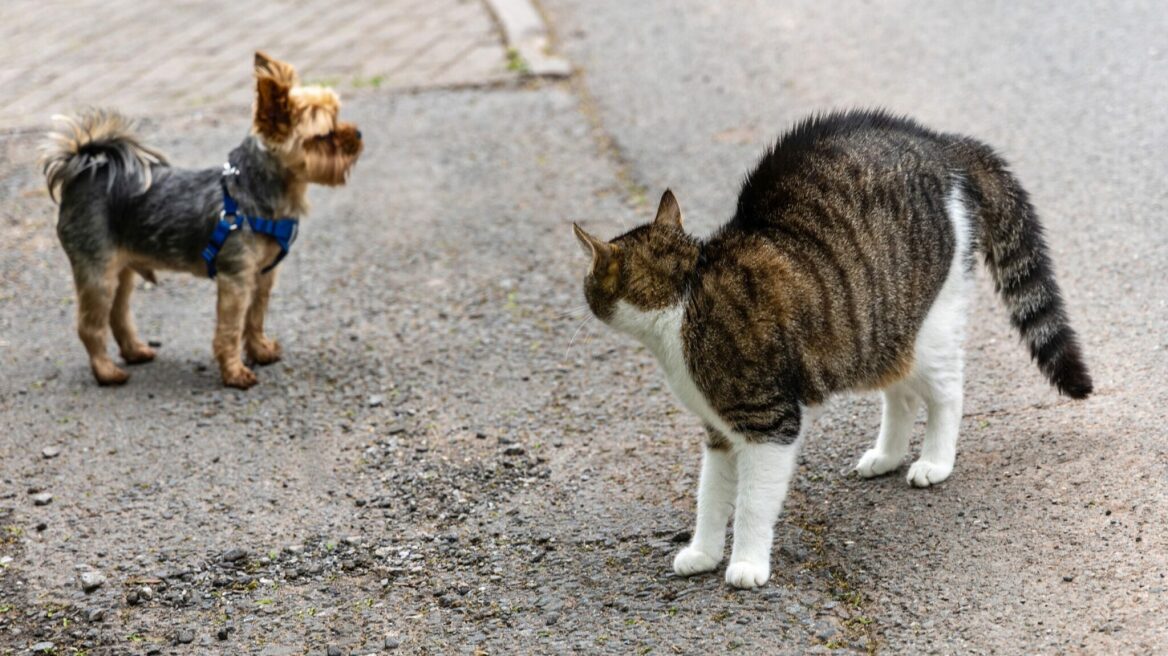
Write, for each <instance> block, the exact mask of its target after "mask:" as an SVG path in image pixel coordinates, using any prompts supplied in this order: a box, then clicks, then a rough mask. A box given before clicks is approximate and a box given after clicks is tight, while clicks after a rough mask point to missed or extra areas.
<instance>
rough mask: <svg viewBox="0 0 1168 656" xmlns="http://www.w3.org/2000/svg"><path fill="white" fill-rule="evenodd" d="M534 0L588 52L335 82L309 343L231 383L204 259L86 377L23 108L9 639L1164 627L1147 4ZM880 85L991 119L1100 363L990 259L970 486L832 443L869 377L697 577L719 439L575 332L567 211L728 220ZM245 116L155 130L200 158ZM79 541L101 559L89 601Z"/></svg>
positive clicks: (1, 257)
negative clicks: (734, 553)
mask: <svg viewBox="0 0 1168 656" xmlns="http://www.w3.org/2000/svg"><path fill="white" fill-rule="evenodd" d="M545 8H546V9H547V10H548V12H549V14H550V15H551V17H552V19H553V21H554V24H555V25H556V27H557V30H558V32H559V36H560V39H561V43H562V47H563V48H564V49H565V50H566V51H567V52H568V54H569V55H570V56H571V57H572V58H573V60H574V61H575V62H576V63H578V64H581V65H582V66H583V69H584V70H585V74H584V76H583V77H582V78H580V79H578V80H575V81H574V82H572V83H571V84H564V85H535V86H534V87H532V88H525V89H508V88H502V89H489V90H467V91H460V92H430V93H422V94H416V95H404V96H394V95H391V94H386V93H381V92H376V93H375V92H367V93H365V94H358V95H355V96H353V97H350V98H347V105H346V111H347V112H348V113H350V115H351V116H352V117H353V118H354V119H355V120H356V121H357V122H358V123H359V124H360V125H361V128H362V131H363V132H364V134H365V138H366V140H367V143H368V149H367V151H366V155H365V157H364V159H363V161H362V162H361V163H360V164H359V165H358V168H357V170H356V172H355V175H354V177H353V180H352V183H351V185H350V186H349V187H348V188H344V189H338V190H316V191H314V192H313V199H314V210H313V214H312V215H311V216H310V217H309V218H308V220H307V221H305V222H304V224H303V226H302V235H301V238H300V241H299V242H298V244H297V246H296V249H295V251H294V252H293V254H292V255H291V256H290V257H289V258H288V260H286V261H285V263H284V264H282V265H281V280H280V283H279V286H278V288H277V291H276V294H275V297H274V300H273V306H272V311H271V315H270V321H269V324H270V330H271V332H272V334H273V335H274V336H276V337H278V338H279V339H281V341H282V343H283V346H284V352H285V359H284V361H282V362H281V363H279V364H277V365H274V366H271V367H266V368H263V369H261V370H259V372H258V373H259V375H260V379H261V383H260V385H259V386H258V387H256V388H254V389H252V390H250V391H249V392H246V393H243V392H238V391H234V390H225V389H223V388H221V387H220V386H219V382H218V380H217V373H216V371H215V367H214V366H213V363H212V361H211V356H210V346H209V343H210V336H211V332H210V331H211V329H212V326H213V306H214V303H213V289H212V287H211V286H210V285H209V284H208V283H207V282H206V281H202V280H197V279H193V278H184V277H178V276H164V277H163V279H162V282H161V284H160V285H159V286H157V287H149V288H143V289H141V290H140V291H139V292H138V294H137V295H136V298H135V307H136V315H137V319H138V325H139V327H140V329H141V332H142V333H143V337H144V338H146V339H150V340H152V342H153V343H155V344H159V345H160V347H159V351H160V353H159V359H158V361H156V362H154V363H152V364H149V365H144V366H140V367H134V368H133V369H132V374H133V378H132V380H131V381H130V383H129V384H128V385H127V386H126V387H124V388H121V389H112V390H111V389H100V388H97V387H96V386H94V385H93V383H92V380H91V377H90V374H89V371H88V368H87V366H86V364H85V361H84V356H83V352H82V349H81V347H80V345H79V344H78V343H77V341H76V337H75V335H74V331H73V314H74V307H73V294H72V290H71V285H70V282H69V275H68V268H67V265H66V262H65V258H64V256H63V254H62V253H61V252H60V250H59V247H58V246H57V245H56V243H55V237H54V235H53V232H52V212H51V204H50V203H49V201H48V199H47V197H46V195H45V194H44V192H43V190H42V183H41V181H40V179H39V177H38V176H37V174H36V167H35V148H34V146H35V141H34V140H33V139H32V138H30V137H26V136H20V135H0V198H2V199H3V200H0V237H2V238H3V241H4V243H5V245H6V247H5V248H4V249H2V250H0V280H3V286H2V287H0V369H2V370H3V371H4V373H5V375H4V376H0V416H3V417H4V421H5V430H3V431H0V482H2V483H3V484H2V485H0V610H2V612H0V654H2V653H3V651H2V649H4V648H8V645H13V647H11V649H13V650H29V649H31V648H33V647H34V646H36V645H38V644H40V643H45V642H51V643H52V644H53V647H52V649H56V650H57V652H58V653H71V651H70V650H73V649H83V650H87V651H88V652H89V653H134V654H140V653H171V652H174V653H200V654H201V653H255V654H270V655H272V656H275V655H278V654H302V653H305V652H306V650H307V653H312V654H325V653H328V649H329V648H330V647H332V648H336V649H338V650H341V653H353V654H368V653H375V652H378V651H382V650H386V651H388V650H390V649H394V648H395V647H394V645H396V649H397V650H398V651H400V652H402V653H430V654H447V653H473V651H474V650H475V649H476V648H481V649H482V650H484V651H486V652H487V653H564V652H576V653H589V654H591V653H614V654H627V653H698V652H707V653H710V652H712V653H725V652H737V653H766V654H785V653H790V654H799V653H829V652H832V651H875V650H877V649H882V650H884V651H887V652H888V653H908V652H912V653H991V652H993V653H1021V652H1026V653H1065V652H1075V651H1081V652H1089V653H1151V652H1153V651H1154V650H1155V648H1156V647H1157V646H1158V645H1160V644H1164V643H1165V642H1168V635H1165V628H1164V623H1163V621H1162V620H1163V617H1164V616H1165V614H1166V613H1168V603H1166V597H1165V589H1166V586H1168V584H1166V583H1165V579H1164V577H1165V575H1166V574H1168V556H1166V555H1165V554H1168V528H1166V527H1165V525H1164V523H1163V521H1162V518H1163V517H1165V516H1168V507H1166V506H1165V504H1166V499H1168V464H1166V463H1168V440H1165V439H1164V420H1165V416H1164V413H1163V410H1162V408H1163V407H1164V406H1165V403H1164V401H1165V398H1164V392H1163V391H1162V389H1163V383H1164V382H1165V380H1164V372H1165V371H1166V370H1168V367H1166V366H1165V364H1166V363H1165V349H1168V342H1165V341H1164V335H1163V330H1162V327H1163V326H1164V325H1166V324H1168V308H1166V307H1165V305H1164V304H1163V303H1162V302H1161V300H1160V298H1161V297H1162V295H1163V294H1162V281H1163V280H1165V279H1168V242H1166V241H1165V240H1166V239H1168V237H1165V233H1164V231H1163V230H1162V221H1160V219H1159V218H1158V217H1162V216H1163V215H1164V210H1165V207H1166V205H1168V203H1166V202H1165V201H1166V200H1168V199H1166V196H1165V194H1166V192H1165V190H1164V187H1163V180H1164V179H1168V160H1165V158H1164V157H1163V153H1164V152H1168V148H1165V145H1168V144H1166V141H1168V140H1166V139H1165V130H1166V128H1165V126H1168V121H1164V120H1162V119H1163V118H1164V117H1163V116H1162V114H1163V112H1164V111H1168V110H1166V109H1165V108H1168V102H1164V101H1165V100H1168V99H1166V98H1164V97H1163V94H1164V93H1165V91H1164V89H1165V87H1164V85H1156V84H1150V83H1148V81H1149V80H1154V79H1158V78H1157V77H1156V72H1157V71H1158V70H1159V69H1160V68H1162V67H1161V66H1160V64H1162V57H1163V53H1164V52H1165V51H1164V50H1163V49H1162V45H1160V44H1159V43H1158V41H1157V38H1156V34H1157V32H1156V26H1157V25H1158V24H1159V23H1158V22H1157V20H1158V13H1157V12H1156V11H1154V10H1155V9H1156V8H1155V7H1153V6H1152V5H1150V4H1149V5H1146V6H1145V5H1142V4H1140V3H1130V4H1125V5H1124V6H1123V7H1117V8H1115V9H1114V10H1108V12H1107V15H1106V16H1096V15H1094V13H1095V12H1097V11H1098V10H1094V11H1091V10H1088V9H1085V8H1080V9H1083V10H1082V11H1078V10H1074V9H1067V10H1066V12H1065V13H1062V12H1053V11H1051V10H1050V9H1049V8H1047V9H1043V10H1038V9H1029V8H1027V7H1023V6H1019V7H1014V6H1013V5H1011V6H1009V7H1005V6H1003V7H994V8H991V9H985V8H983V7H982V6H981V5H972V4H971V5H969V6H968V7H964V8H961V7H958V8H954V9H951V10H949V11H950V12H951V13H945V12H943V11H942V10H941V9H940V8H931V7H923V6H917V5H915V4H914V5H905V6H904V7H901V6H899V5H894V6H892V7H882V8H881V9H879V10H878V9H876V8H873V7H867V6H863V7H859V6H851V5H849V6H848V7H846V8H844V7H843V6H842V5H841V6H840V7H834V8H833V7H831V6H827V5H821V3H765V2H745V3H739V4H737V5H735V7H734V8H731V7H730V6H729V5H725V4H719V3H701V2H697V1H696V0H694V1H693V2H683V3H674V4H669V5H668V6H666V5H665V4H660V3H622V2H617V1H616V0H598V1H597V2H594V3H593V2H589V3H583V2H579V1H577V0H549V1H548V2H547V6H546V7H545ZM1113 34H1122V35H1123V38H1122V39H1112V37H1109V36H1107V35H1113ZM931 35H945V38H933V37H932V36H931ZM926 37H927V38H926ZM727 43H733V44H736V47H733V48H731V47H727V46H726V44H727ZM990 46H995V47H990ZM770 55H773V56H770ZM1083 80H1089V81H1090V83H1089V84H1085V83H1083ZM585 92H586V93H585ZM588 97H591V98H592V102H589V101H587V100H586V98H588ZM582 98H584V99H585V100H582ZM1115 98H1121V99H1123V102H1117V101H1115V100H1114V99H1115ZM855 102H859V103H864V104H869V103H880V104H887V105H890V106H892V107H893V108H894V109H901V110H904V111H912V113H914V114H917V115H919V116H921V117H922V118H924V119H925V120H927V121H929V122H931V123H933V124H936V125H938V126H939V127H942V128H947V129H961V130H965V131H970V132H973V133H976V134H978V135H980V136H983V137H984V138H986V139H988V140H990V141H991V142H994V143H997V144H1000V145H1001V146H1002V147H1003V148H1004V149H1005V150H1006V152H1007V154H1008V155H1010V157H1011V158H1012V159H1013V160H1014V161H1015V162H1016V164H1017V168H1018V170H1019V173H1020V174H1021V176H1022V178H1023V180H1024V181H1026V183H1027V185H1028V186H1029V187H1030V188H1031V189H1032V190H1033V192H1034V196H1035V201H1036V203H1037V205H1038V206H1039V207H1040V208H1041V209H1042V212H1043V215H1044V216H1045V217H1047V223H1048V225H1049V226H1050V228H1051V230H1050V233H1051V241H1052V244H1053V246H1054V250H1055V259H1056V262H1057V264H1058V266H1059V272H1060V278H1061V280H1062V281H1063V284H1064V287H1065V289H1066V291H1067V295H1068V297H1069V300H1070V308H1071V311H1072V314H1073V316H1074V317H1075V322H1076V325H1078V326H1079V327H1080V328H1081V332H1082V333H1083V335H1084V338H1085V341H1086V344H1087V349H1086V350H1087V352H1088V354H1089V356H1090V358H1091V364H1092V365H1093V366H1094V368H1095V372H1096V375H1097V380H1098V383H1099V384H1098V387H1099V390H1100V392H1099V394H1098V396H1097V397H1096V398H1095V399H1093V400H1091V401H1090V402H1088V403H1086V404H1070V403H1066V402H1063V401H1061V400H1059V399H1057V398H1056V397H1054V396H1053V395H1052V394H1051V393H1050V392H1049V390H1047V389H1046V387H1045V386H1044V385H1043V383H1042V382H1041V380H1040V377H1039V375H1038V374H1037V372H1035V371H1034V370H1033V367H1032V365H1030V364H1029V363H1028V362H1027V361H1026V357H1025V355H1024V353H1023V352H1022V351H1021V349H1020V347H1018V346H1017V344H1016V340H1015V339H1014V337H1013V336H1012V335H1011V334H1010V332H1009V328H1008V325H1007V324H1006V321H1005V319H1004V318H1003V317H1002V314H1001V312H1000V311H999V309H998V308H997V306H996V305H995V304H994V303H993V302H992V301H991V300H990V298H991V292H990V290H989V289H988V285H986V284H983V285H982V289H981V291H980V292H979V295H980V296H981V297H982V298H983V302H982V303H980V304H979V305H980V307H979V308H978V309H977V311H976V312H977V315H976V316H975V320H974V322H973V326H972V330H971V335H970V338H969V344H970V349H969V351H970V361H969V366H968V369H967V374H968V378H969V384H968V386H967V393H968V399H969V402H968V407H967V416H966V419H965V424H964V427H963V428H964V437H963V442H962V445H961V453H960V455H959V459H958V467H957V470H956V471H955V474H954V476H953V478H952V479H951V480H949V481H947V482H946V483H945V484H944V485H943V486H940V487H939V488H937V489H935V490H934V489H930V490H925V491H920V490H912V489H909V488H908V487H907V486H906V485H904V483H903V481H901V480H899V479H898V478H896V477H890V478H887V479H881V480H878V481H858V480H855V479H854V478H852V477H850V476H848V475H847V471H848V470H849V469H850V467H851V465H852V464H853V462H854V460H855V458H857V457H858V456H859V454H860V453H861V452H862V451H863V449H864V448H866V444H867V443H868V441H869V440H870V439H871V437H872V436H873V435H874V434H875V430H876V428H877V424H878V421H879V409H878V407H877V406H876V404H874V403H873V402H872V401H871V400H870V399H867V398H864V399H852V400H845V401H843V402H841V403H839V404H837V405H836V407H835V408H834V409H833V410H831V411H830V412H829V413H828V415H827V416H826V417H825V418H824V420H823V421H822V423H821V425H820V426H819V427H818V428H817V430H816V431H815V432H814V433H813V434H812V435H811V436H810V440H809V446H808V448H807V450H806V452H805V454H804V456H803V458H802V461H801V465H800V473H799V475H798V477H797V479H796V482H795V484H794V488H793V491H792V496H791V500H790V503H789V504H788V508H787V509H786V511H785V512H784V515H783V518H782V520H781V522H780V526H779V530H778V532H777V535H778V537H777V540H776V548H775V551H774V559H775V567H774V570H775V575H774V579H773V580H772V582H771V584H770V585H769V586H767V587H766V588H763V589H761V590H758V591H752V592H741V591H734V590H730V589H728V588H726V587H725V585H724V584H723V583H722V582H721V580H720V578H719V577H716V576H704V577H697V578H693V579H678V578H676V577H674V576H673V575H672V573H671V570H670V567H669V563H670V557H671V555H672V553H673V552H674V551H675V550H676V549H677V548H678V547H679V545H680V544H682V543H684V542H685V540H686V539H687V538H688V531H689V530H690V528H691V526H690V522H691V521H692V513H693V490H694V486H695V485H696V474H697V467H698V457H699V452H700V440H701V431H700V428H699V427H698V426H696V425H695V423H694V421H693V420H692V419H691V418H690V417H688V416H686V415H685V413H683V412H681V411H679V410H677V409H676V408H675V406H674V405H673V403H672V402H671V400H670V399H669V398H668V393H667V391H666V390H665V389H664V386H663V384H662V382H661V379H660V376H659V374H658V373H657V371H656V369H655V365H654V364H653V363H652V362H651V360H650V359H649V357H648V355H647V354H645V353H644V352H643V351H641V350H639V349H637V348H634V346H633V345H632V344H630V343H628V342H626V341H624V340H622V339H619V338H618V337H616V336H615V335H611V334H610V333H609V332H608V331H605V330H601V329H600V327H598V326H597V325H596V324H595V322H592V323H590V324H586V325H585V326H584V328H583V329H582V330H581V331H580V333H579V335H578V336H576V337H575V338H574V337H573V335H574V334H575V333H576V331H577V328H578V327H579V326H580V324H581V322H582V321H583V320H584V319H583V316H582V315H580V314H579V313H578V310H579V309H580V306H581V304H582V299H581V298H580V293H579V276H580V275H581V273H582V267H584V266H585V262H583V261H582V256H581V255H580V253H579V249H578V247H577V246H576V244H575V243H574V241H573V239H572V238H571V235H570V230H569V227H570V222H571V221H572V220H580V221H584V222H585V223H586V224H587V225H588V226H589V228H590V229H593V230H595V231H596V232H598V233H600V234H606V235H610V234H616V233H617V232H618V231H621V230H624V229H627V228H628V227H630V226H632V225H633V224H634V223H636V222H637V221H641V220H645V219H646V218H647V215H648V212H649V211H650V208H648V207H647V203H646V201H647V199H648V198H650V197H652V196H653V195H655V194H656V192H657V191H659V190H660V188H661V187H663V186H665V185H666V184H670V185H673V186H674V189H675V190H676V191H678V193H679V196H680V198H681V202H682V204H683V207H685V208H686V211H687V222H688V223H689V224H691V225H693V226H695V227H696V228H697V229H698V230H708V229H710V228H712V227H713V226H714V225H716V223H717V222H718V221H720V220H722V219H724V218H725V217H726V216H727V215H728V214H729V208H730V206H731V203H732V200H733V194H734V193H735V191H736V189H735V187H736V185H737V182H738V180H739V179H740V176H741V175H742V173H743V172H745V170H746V169H747V168H748V167H749V165H750V164H751V163H752V162H753V161H754V159H755V158H756V157H757V155H758V152H759V150H760V149H761V146H762V144H763V143H765V142H766V141H768V140H769V139H770V138H771V136H773V134H774V133H775V132H777V131H778V130H779V129H781V127H782V125H784V124H785V123H786V122H788V121H789V120H791V119H792V118H794V117H796V116H798V115H800V114H802V113H803V112H804V111H806V110H808V109H811V108H819V107H822V106H826V105H836V104H850V103H855ZM246 113H247V108H244V107H240V108H235V109H234V110H232V109H225V110H223V111H216V112H210V113H203V114H198V115H189V116H174V117H170V118H165V119H154V120H153V121H150V122H148V123H147V125H146V126H145V128H144V131H145V133H146V135H147V137H148V139H149V140H150V142H151V143H154V144H157V145H159V146H160V147H161V148H162V149H163V150H165V151H167V152H168V153H169V154H170V155H171V156H172V158H173V159H174V160H176V161H177V162H179V163H183V164H202V165H209V164H214V163H215V162H217V161H218V160H219V159H221V157H222V153H225V152H227V150H228V149H229V148H230V147H231V146H233V145H234V144H235V142H236V141H237V140H238V137H239V136H240V135H242V134H243V133H244V132H245V131H246V128H247V126H246V120H245V117H246ZM46 445H51V446H55V447H59V448H60V449H61V451H60V454H59V455H58V456H57V457H55V458H46V457H45V454H44V452H43V449H44V448H45V446H46ZM36 494H50V495H52V496H55V499H54V500H53V502H52V503H51V504H49V505H44V506H38V505H35V503H34V501H33V500H32V499H31V497H32V496H33V495H36ZM90 570H99V571H100V572H101V573H102V574H104V575H105V576H106V578H107V581H106V582H105V584H104V585H101V586H100V587H97V588H96V589H94V590H93V591H92V592H90V593H88V594H86V593H85V592H84V591H83V589H82V587H81V586H79V585H78V577H79V576H80V573H81V572H85V571H90ZM1068 578H1069V580H1067V579H1068ZM1040 622H1041V624H1040ZM186 637H190V638H191V641H190V642H189V643H184V642H182V641H181V640H180V638H186ZM391 642H392V644H391Z"/></svg>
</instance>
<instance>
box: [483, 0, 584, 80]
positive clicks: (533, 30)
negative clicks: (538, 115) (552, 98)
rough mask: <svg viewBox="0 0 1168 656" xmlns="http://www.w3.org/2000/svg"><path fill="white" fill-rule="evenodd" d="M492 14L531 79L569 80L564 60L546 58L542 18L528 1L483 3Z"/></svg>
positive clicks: (547, 47) (568, 65)
mask: <svg viewBox="0 0 1168 656" xmlns="http://www.w3.org/2000/svg"><path fill="white" fill-rule="evenodd" d="M484 1H485V2H486V3H487V7H489V8H490V10H491V12H492V13H493V14H495V19H496V20H497V21H499V27H501V28H502V29H503V36H504V38H506V39H507V47H508V48H510V49H511V50H513V51H515V52H516V53H518V55H519V57H521V58H522V60H523V63H524V64H525V65H526V69H527V72H528V73H530V74H531V75H538V76H542V77H568V76H569V75H571V74H572V64H571V63H569V62H568V60H566V59H564V58H563V57H559V56H556V55H553V54H549V50H550V46H551V40H550V39H549V36H548V29H547V25H546V24H544V22H543V16H541V15H540V13H539V11H538V10H537V9H536V8H535V5H533V4H532V2H531V0H484Z"/></svg>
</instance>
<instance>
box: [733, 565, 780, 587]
mask: <svg viewBox="0 0 1168 656" xmlns="http://www.w3.org/2000/svg"><path fill="white" fill-rule="evenodd" d="M770 578H771V568H770V565H760V564H758V563H751V562H747V561H740V562H737V563H730V566H729V567H727V568H726V582H727V583H729V584H730V585H732V586H734V587H736V588H757V587H758V586H760V585H763V584H765V583H766V582H767V581H769V580H770Z"/></svg>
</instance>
